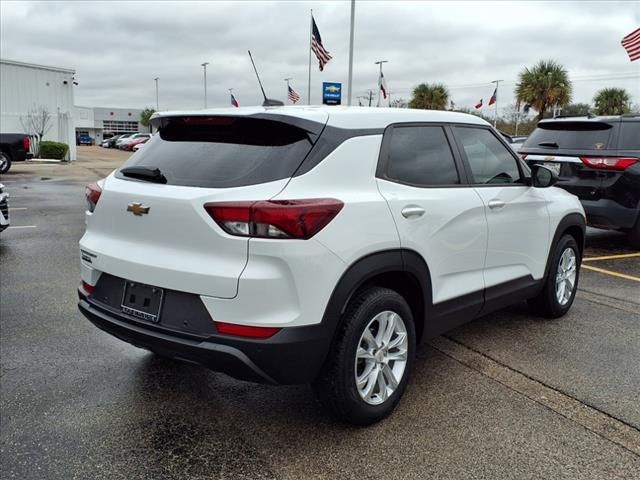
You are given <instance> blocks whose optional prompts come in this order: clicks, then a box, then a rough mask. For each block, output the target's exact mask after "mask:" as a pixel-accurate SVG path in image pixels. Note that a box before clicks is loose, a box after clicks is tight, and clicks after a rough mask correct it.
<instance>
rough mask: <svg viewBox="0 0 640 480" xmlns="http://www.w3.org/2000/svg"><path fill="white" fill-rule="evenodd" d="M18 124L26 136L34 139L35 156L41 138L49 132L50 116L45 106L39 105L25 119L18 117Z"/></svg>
mask: <svg viewBox="0 0 640 480" xmlns="http://www.w3.org/2000/svg"><path fill="white" fill-rule="evenodd" d="M20 123H21V124H22V128H23V129H24V132H25V133H26V134H27V135H30V136H31V137H34V140H35V142H33V143H35V145H34V152H33V153H34V154H35V155H36V156H37V155H38V151H39V149H40V148H39V146H40V142H41V141H42V138H43V137H44V136H45V135H46V134H47V132H48V131H49V130H51V126H52V125H51V114H50V113H49V110H48V109H47V107H46V106H44V105H40V106H39V107H34V108H32V109H31V110H29V111H28V112H27V116H26V118H24V117H20Z"/></svg>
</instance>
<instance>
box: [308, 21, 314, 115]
mask: <svg viewBox="0 0 640 480" xmlns="http://www.w3.org/2000/svg"><path fill="white" fill-rule="evenodd" d="M310 14H311V19H310V20H309V80H308V82H307V105H311V36H312V35H313V9H311V10H310Z"/></svg>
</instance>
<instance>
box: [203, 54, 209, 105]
mask: <svg viewBox="0 0 640 480" xmlns="http://www.w3.org/2000/svg"><path fill="white" fill-rule="evenodd" d="M201 65H202V68H203V72H204V108H207V65H209V62H204V63H203V64H201Z"/></svg>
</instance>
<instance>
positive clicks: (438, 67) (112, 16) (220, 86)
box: [0, 0, 640, 109]
mask: <svg viewBox="0 0 640 480" xmlns="http://www.w3.org/2000/svg"><path fill="white" fill-rule="evenodd" d="M310 9H313V12H314V17H315V18H316V22H317V24H318V27H319V29H320V32H321V34H322V39H323V43H324V45H325V47H326V48H327V49H328V50H329V51H330V52H331V54H332V55H333V57H334V59H333V60H332V61H331V62H330V63H329V64H328V65H327V66H326V68H325V71H324V72H319V70H318V66H317V62H316V61H315V58H314V62H313V67H312V71H311V75H312V77H311V89H312V98H311V100H312V103H319V102H320V93H321V84H322V82H323V81H336V82H344V83H345V84H346V81H347V75H348V71H347V69H348V46H349V13H350V2H349V1H315V2H302V1H285V2H271V1H235V2H223V1H211V2H204V1H202V2H187V1H183V2H172V1H162V2H161V1H154V2H151V1H146V2H145V1H142V2H135V1H126V2H115V1H113V2H104V1H103V2H90V1H84V2H80V1H67V2H59V3H57V2H52V1H48V2H41V3H38V2H15V1H6V0H3V1H2V3H1V4H0V17H1V25H0V27H1V28H0V56H2V58H5V59H10V60H18V61H24V62H30V63H38V64H44V65H54V66H60V67H68V68H73V69H75V70H76V71H77V74H76V78H77V80H78V82H79V86H77V87H76V90H75V99H76V104H77V105H84V106H105V107H129V108H135V107H145V106H155V83H154V80H153V79H154V77H160V81H159V85H160V108H161V109H183V108H184V109H189V108H201V107H202V105H203V75H202V73H203V72H202V67H201V64H202V63H203V62H209V67H208V70H207V77H208V82H207V84H208V97H209V106H228V105H229V91H228V89H229V88H233V89H234V94H235V95H236V97H237V99H238V101H239V102H240V104H241V105H252V104H253V105H255V104H258V103H260V102H261V95H260V93H259V90H258V85H257V83H256V80H255V77H254V74H253V70H252V68H251V64H250V62H249V58H248V56H247V49H251V51H252V53H253V55H254V59H255V61H256V63H257V66H258V69H259V71H260V72H261V76H262V79H263V83H264V86H265V89H266V90H267V93H268V95H269V96H270V97H274V98H280V99H283V100H284V98H285V95H286V90H285V88H286V87H285V82H284V81H283V79H284V78H285V77H293V80H292V86H293V87H294V88H295V89H296V90H297V91H298V93H300V95H301V96H302V98H303V101H305V102H306V91H307V72H308V44H309V10H310ZM639 26H640V1H626V2H613V1H602V2H598V1H583V2H517V1H512V2H507V1H500V2H479V1H478V2H454V1H446V2H445V1H442V2H437V1H412V2H401V1H394V2H391V1H363V0H357V2H356V27H355V55H354V96H356V95H365V94H366V92H367V90H368V89H371V88H372V89H374V90H375V89H376V88H377V75H378V71H377V66H376V65H374V63H373V62H374V61H376V60H388V61H389V63H387V64H385V65H384V71H385V78H386V79H387V84H388V88H389V90H390V91H391V95H392V98H400V97H401V98H404V99H409V98H410V96H411V90H412V88H413V87H415V85H417V84H418V83H420V82H442V83H444V84H446V85H447V86H448V87H449V89H450V91H451V95H452V100H453V101H454V102H455V103H456V106H459V107H471V106H472V105H473V104H475V103H476V102H477V101H478V100H479V99H480V98H484V101H485V105H486V103H487V100H488V98H489V97H490V96H491V93H492V91H493V86H492V84H491V83H490V82H491V80H494V79H502V80H504V82H503V83H502V86H501V92H500V95H499V97H500V104H501V105H508V104H511V103H512V102H513V88H514V85H515V83H516V80H517V75H518V72H519V71H520V70H521V69H522V68H523V67H524V66H531V65H533V64H534V63H535V62H537V61H538V60H540V59H555V60H556V61H558V62H560V63H561V64H563V65H564V66H565V67H566V69H567V70H568V71H569V74H570V78H571V79H572V80H573V86H574V95H573V100H574V101H575V102H590V101H591V99H592V98H593V95H594V93H595V92H596V91H597V90H598V89H600V88H603V87H611V86H616V87H623V88H626V89H627V90H628V91H629V92H630V93H631V94H632V96H633V101H634V103H636V104H638V103H640V61H636V62H633V63H631V62H630V61H629V59H628V57H627V55H626V52H625V51H624V50H623V48H622V47H621V46H620V40H621V39H622V37H623V36H624V35H626V34H628V33H629V32H631V31H632V30H634V29H635V28H637V27H639ZM345 94H346V89H345ZM354 103H356V104H357V100H354Z"/></svg>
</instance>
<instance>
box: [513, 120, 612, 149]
mask: <svg viewBox="0 0 640 480" xmlns="http://www.w3.org/2000/svg"><path fill="white" fill-rule="evenodd" d="M612 130H613V129H612V126H611V124H609V123H605V122H595V121H585V122H569V121H561V122H542V123H539V124H538V128H536V129H535V130H534V131H533V133H532V134H531V135H530V136H529V138H527V141H526V142H525V144H524V147H529V148H549V149H558V148H562V149H568V150H605V149H607V148H610V146H609V139H610V137H611V132H612Z"/></svg>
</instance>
